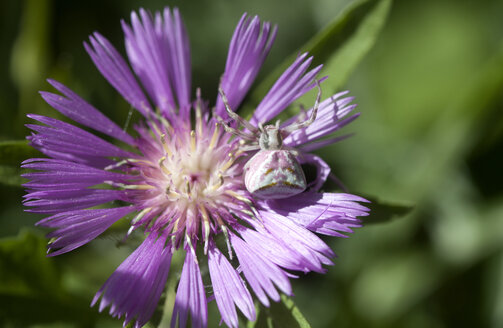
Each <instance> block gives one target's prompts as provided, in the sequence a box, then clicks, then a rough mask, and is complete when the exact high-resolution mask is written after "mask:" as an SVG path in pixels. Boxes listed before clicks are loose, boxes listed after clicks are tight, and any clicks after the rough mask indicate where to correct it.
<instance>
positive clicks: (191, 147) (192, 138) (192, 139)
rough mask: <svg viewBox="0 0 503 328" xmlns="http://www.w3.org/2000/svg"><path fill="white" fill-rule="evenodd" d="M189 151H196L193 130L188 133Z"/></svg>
mask: <svg viewBox="0 0 503 328" xmlns="http://www.w3.org/2000/svg"><path fill="white" fill-rule="evenodd" d="M190 150H192V152H195V151H196V132H195V131H194V130H192V131H190Z"/></svg>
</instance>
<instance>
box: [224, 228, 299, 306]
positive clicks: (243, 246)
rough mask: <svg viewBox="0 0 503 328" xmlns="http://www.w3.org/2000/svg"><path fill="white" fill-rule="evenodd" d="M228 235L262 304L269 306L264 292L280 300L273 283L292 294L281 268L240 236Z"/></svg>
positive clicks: (273, 298) (286, 292) (275, 299)
mask: <svg viewBox="0 0 503 328" xmlns="http://www.w3.org/2000/svg"><path fill="white" fill-rule="evenodd" d="M230 237H231V243H232V247H233V248H234V251H235V252H236V255H237V257H238V260H239V264H240V267H241V269H242V270H243V274H244V275H245V277H246V280H247V281H248V283H249V284H250V287H251V288H252V289H253V291H254V292H255V295H257V297H258V299H259V300H260V302H262V304H264V305H265V306H269V299H268V298H267V296H266V294H267V295H268V296H269V297H270V298H271V299H272V300H274V301H276V302H278V301H279V300H280V296H279V293H278V291H277V290H276V288H275V286H274V285H273V283H274V284H276V286H278V287H279V289H281V291H283V293H285V294H287V295H291V294H292V288H291V286H290V282H289V280H288V277H287V274H286V273H285V272H284V271H283V270H282V269H280V268H279V267H278V266H277V265H276V264H274V263H272V262H270V261H269V260H267V258H265V257H263V256H261V254H260V253H258V252H257V251H256V249H254V248H253V246H252V245H249V244H248V243H246V242H244V241H243V240H242V239H241V238H239V237H237V236H236V235H234V234H231V235H230Z"/></svg>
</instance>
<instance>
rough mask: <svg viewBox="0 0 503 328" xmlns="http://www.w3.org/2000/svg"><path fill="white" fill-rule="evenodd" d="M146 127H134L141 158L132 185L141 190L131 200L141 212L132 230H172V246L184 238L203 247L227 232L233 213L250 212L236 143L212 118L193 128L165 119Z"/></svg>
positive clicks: (137, 163) (200, 119)
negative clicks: (137, 135)
mask: <svg viewBox="0 0 503 328" xmlns="http://www.w3.org/2000/svg"><path fill="white" fill-rule="evenodd" d="M180 121H181V120H180ZM148 125H149V126H148V128H147V127H137V130H138V132H139V134H140V136H141V137H140V138H139V140H138V148H139V150H140V151H141V152H142V154H143V157H142V158H141V159H140V160H136V161H135V162H134V170H135V171H138V179H139V180H140V181H135V184H134V186H137V187H138V189H141V190H136V191H135V190H133V191H132V194H131V195H132V197H131V202H132V203H135V204H136V205H138V207H139V208H143V209H144V210H142V211H141V212H140V213H139V214H138V215H137V217H136V218H134V219H133V221H132V224H133V229H134V228H136V227H138V226H141V225H143V226H146V227H147V229H148V227H156V228H158V227H160V226H162V227H165V228H166V229H168V230H169V231H170V232H171V235H172V238H173V239H174V241H173V243H172V245H173V247H179V246H180V241H182V240H183V238H182V237H186V238H185V239H186V240H187V242H189V243H190V242H192V241H198V240H202V241H204V243H205V245H206V246H207V243H208V238H209V237H210V235H212V234H216V233H219V232H221V231H223V232H224V233H226V224H227V223H228V222H230V221H234V220H235V219H234V218H233V215H232V213H233V211H234V212H239V211H243V210H248V208H249V207H248V206H249V204H250V201H249V199H248V196H247V193H246V191H245V187H244V182H243V176H242V175H243V163H242V161H240V160H238V159H239V157H240V156H241V154H242V152H241V151H240V150H239V149H240V148H239V145H238V141H237V140H236V139H234V140H230V139H231V135H230V134H228V133H225V132H224V130H223V129H222V128H221V127H220V124H219V123H216V122H215V121H214V120H213V119H210V120H209V121H206V120H203V119H202V118H200V117H199V118H198V119H196V124H195V128H194V129H191V127H189V126H187V124H186V123H180V124H179V126H176V125H175V124H173V125H171V124H169V123H168V122H166V121H163V120H161V121H160V122H159V121H149V122H148ZM130 187H131V186H130ZM130 189H134V188H130ZM229 204H234V205H235V206H236V207H235V208H229ZM198 236H202V238H200V237H198Z"/></svg>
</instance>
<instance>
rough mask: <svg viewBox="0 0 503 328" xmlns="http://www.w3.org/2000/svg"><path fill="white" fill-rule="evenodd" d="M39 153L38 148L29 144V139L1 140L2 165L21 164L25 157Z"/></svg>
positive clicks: (0, 162) (0, 157)
mask: <svg viewBox="0 0 503 328" xmlns="http://www.w3.org/2000/svg"><path fill="white" fill-rule="evenodd" d="M39 154H40V153H39V152H38V151H37V150H36V149H34V148H33V147H31V146H30V145H28V141H27V140H12V141H2V142H0V165H11V166H19V164H20V163H21V162H22V161H24V160H25V159H28V158H31V157H36V156H37V155H39Z"/></svg>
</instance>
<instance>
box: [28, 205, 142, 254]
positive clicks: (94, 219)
mask: <svg viewBox="0 0 503 328" xmlns="http://www.w3.org/2000/svg"><path fill="white" fill-rule="evenodd" d="M134 210H135V207H134V206H125V207H116V208H107V209H92V210H71V211H68V212H62V213H59V214H56V215H53V216H50V217H48V218H45V219H43V220H41V221H39V222H38V223H37V224H38V225H41V226H46V227H51V228H58V229H57V230H55V231H53V232H51V233H50V234H49V235H48V237H49V238H53V239H54V240H53V241H51V242H50V243H49V251H50V252H51V253H50V254H49V255H50V256H56V255H60V254H63V253H67V252H69V251H72V250H74V249H76V248H78V247H80V246H82V245H85V244H87V243H88V242H90V241H91V240H93V239H94V238H96V237H97V236H99V235H100V234H102V233H103V232H104V231H105V230H106V229H108V228H109V227H110V226H111V225H112V224H114V223H115V222H116V221H118V220H119V219H121V218H122V217H124V216H125V215H127V214H129V213H131V212H132V211H134Z"/></svg>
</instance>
